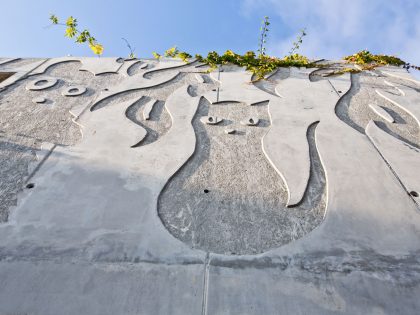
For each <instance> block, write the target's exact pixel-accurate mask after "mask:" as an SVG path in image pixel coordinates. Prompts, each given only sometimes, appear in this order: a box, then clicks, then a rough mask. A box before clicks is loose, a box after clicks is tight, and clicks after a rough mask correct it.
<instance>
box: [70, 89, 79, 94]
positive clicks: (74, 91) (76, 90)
mask: <svg viewBox="0 0 420 315" xmlns="http://www.w3.org/2000/svg"><path fill="white" fill-rule="evenodd" d="M77 92H79V89H76V88H74V89H70V90H69V93H77Z"/></svg>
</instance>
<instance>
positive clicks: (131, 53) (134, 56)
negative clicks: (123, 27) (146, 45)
mask: <svg viewBox="0 0 420 315" xmlns="http://www.w3.org/2000/svg"><path fill="white" fill-rule="evenodd" d="M121 39H122V40H123V41H125V44H126V45H127V47H128V49H129V50H130V53H129V54H128V58H130V59H134V58H136V54H135V53H134V51H135V50H136V49H135V48H133V47H131V45H130V43H129V42H128V40H126V39H125V38H124V37H122V38H121Z"/></svg>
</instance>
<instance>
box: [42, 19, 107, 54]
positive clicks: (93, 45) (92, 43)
mask: <svg viewBox="0 0 420 315" xmlns="http://www.w3.org/2000/svg"><path fill="white" fill-rule="evenodd" d="M50 21H51V23H52V25H61V26H65V27H66V30H65V34H64V36H66V37H68V38H76V43H78V44H83V43H88V44H89V48H90V49H91V50H92V51H93V53H94V54H95V55H97V56H100V55H102V54H103V52H104V47H103V46H102V45H101V44H99V43H98V42H97V41H96V39H95V37H93V36H92V35H91V34H90V32H89V31H88V30H86V29H85V30H83V31H79V30H78V29H77V25H78V23H77V20H76V19H75V18H74V17H72V16H70V17H68V18H67V20H66V22H65V23H60V22H59V19H58V17H57V16H56V15H54V14H51V15H50Z"/></svg>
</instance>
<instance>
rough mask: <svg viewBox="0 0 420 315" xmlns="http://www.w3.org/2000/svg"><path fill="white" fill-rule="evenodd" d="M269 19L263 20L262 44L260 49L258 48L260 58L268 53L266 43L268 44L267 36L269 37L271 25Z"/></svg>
mask: <svg viewBox="0 0 420 315" xmlns="http://www.w3.org/2000/svg"><path fill="white" fill-rule="evenodd" d="M269 19H270V18H269V17H268V16H265V17H264V20H262V22H261V28H260V31H261V34H260V43H259V48H258V55H259V56H264V55H265V51H266V47H265V45H266V43H267V36H268V32H269V29H268V26H269V25H270V21H269Z"/></svg>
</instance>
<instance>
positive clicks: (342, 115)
mask: <svg viewBox="0 0 420 315" xmlns="http://www.w3.org/2000/svg"><path fill="white" fill-rule="evenodd" d="M350 80H351V85H350V89H349V90H348V91H346V92H345V93H344V94H343V95H342V96H341V97H340V99H339V100H338V102H337V105H336V106H335V109H334V111H335V114H336V116H337V117H338V118H339V119H340V120H341V121H342V122H344V123H345V124H347V125H349V126H350V127H351V128H353V129H354V130H356V131H358V132H360V133H362V134H364V133H365V131H364V129H363V128H362V127H360V126H359V125H358V124H356V123H355V122H354V121H353V119H352V118H351V117H350V115H349V106H350V100H351V98H352V97H353V96H354V95H356V94H357V93H358V92H359V91H360V81H359V74H357V73H356V74H354V73H351V74H350ZM328 82H330V84H331V86H332V87H333V88H334V90H335V91H336V93H337V95H340V93H339V92H338V91H341V90H337V88H336V87H335V86H334V85H333V84H332V83H331V81H330V80H328Z"/></svg>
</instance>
